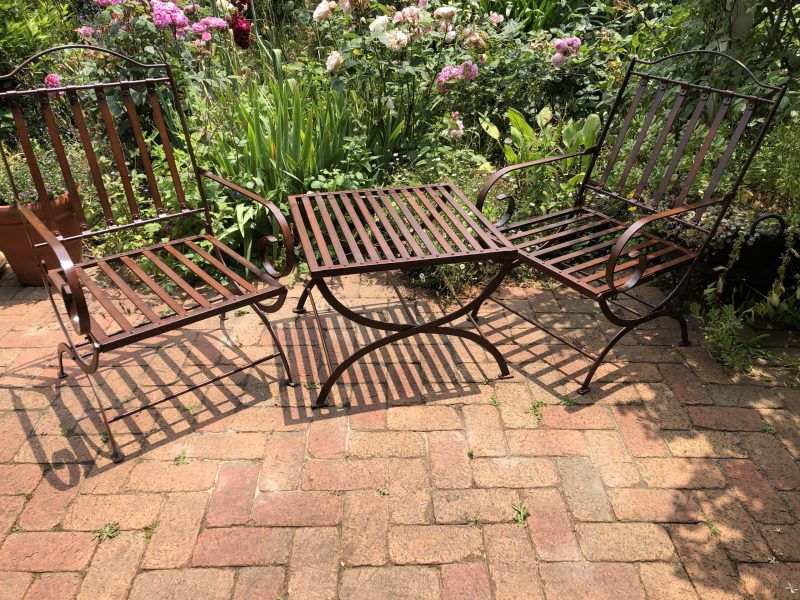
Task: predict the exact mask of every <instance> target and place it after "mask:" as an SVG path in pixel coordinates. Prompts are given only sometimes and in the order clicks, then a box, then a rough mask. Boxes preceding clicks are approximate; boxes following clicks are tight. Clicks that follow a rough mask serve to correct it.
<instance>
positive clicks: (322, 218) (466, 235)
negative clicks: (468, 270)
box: [289, 183, 516, 277]
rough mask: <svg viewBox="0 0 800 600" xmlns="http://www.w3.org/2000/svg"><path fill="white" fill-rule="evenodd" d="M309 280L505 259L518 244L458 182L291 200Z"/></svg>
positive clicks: (320, 195)
mask: <svg viewBox="0 0 800 600" xmlns="http://www.w3.org/2000/svg"><path fill="white" fill-rule="evenodd" d="M289 205H290V207H291V211H292V218H293V219H294V225H295V228H296V230H297V234H298V237H299V239H300V244H301V245H302V247H303V252H304V254H305V257H306V260H307V261H308V267H309V271H310V274H311V275H312V277H314V276H318V277H329V276H335V275H345V274H349V273H363V272H376V271H386V270H391V269H404V268H414V267H422V266H427V265H434V264H447V263H461V262H474V261H479V260H489V259H494V258H501V257H503V258H505V257H508V256H509V255H512V254H514V253H515V252H516V249H515V248H514V246H513V244H511V242H509V241H508V240H507V239H506V238H505V236H504V235H503V234H502V233H501V232H500V231H499V230H498V229H497V228H496V227H495V226H494V225H493V224H492V223H491V222H490V221H489V220H488V219H487V218H486V217H485V216H484V215H483V213H481V211H480V210H478V209H477V207H475V205H474V204H472V202H470V201H469V200H467V199H466V197H465V196H464V194H463V192H462V191H461V190H459V189H458V187H456V186H455V185H453V184H450V183H438V184H432V185H422V186H416V187H396V188H384V189H365V190H348V191H343V192H322V193H319V194H304V195H298V196H290V197H289Z"/></svg>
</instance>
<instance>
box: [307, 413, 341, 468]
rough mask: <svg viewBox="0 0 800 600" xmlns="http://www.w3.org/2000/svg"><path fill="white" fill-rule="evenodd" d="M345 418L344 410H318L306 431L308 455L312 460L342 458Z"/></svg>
mask: <svg viewBox="0 0 800 600" xmlns="http://www.w3.org/2000/svg"><path fill="white" fill-rule="evenodd" d="M346 442H347V416H346V413H345V411H344V410H342V409H335V408H324V409H320V412H319V414H317V415H315V416H314V420H313V421H312V422H311V425H310V426H309V429H308V454H309V455H310V456H313V457H314V458H344V457H345V445H346Z"/></svg>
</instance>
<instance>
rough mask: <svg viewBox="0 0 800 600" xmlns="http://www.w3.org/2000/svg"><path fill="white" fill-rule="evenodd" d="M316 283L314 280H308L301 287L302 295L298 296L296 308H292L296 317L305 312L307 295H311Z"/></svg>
mask: <svg viewBox="0 0 800 600" xmlns="http://www.w3.org/2000/svg"><path fill="white" fill-rule="evenodd" d="M315 285H316V283H315V282H314V280H313V279H312V280H310V281H309V282H308V283H306V285H305V286H304V287H303V293H302V294H300V299H299V300H298V301H297V306H295V307H294V311H293V312H294V313H296V314H298V315H302V314H304V313H305V312H306V301H307V300H308V295H309V294H310V293H311V290H312V289H314V286H315Z"/></svg>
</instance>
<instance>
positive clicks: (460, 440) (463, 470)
mask: <svg viewBox="0 0 800 600" xmlns="http://www.w3.org/2000/svg"><path fill="white" fill-rule="evenodd" d="M468 452H469V445H468V444H467V440H466V438H465V437H464V434H463V433H461V432H460V431H432V432H431V433H429V434H428V459H429V460H430V467H431V484H432V485H433V486H434V487H437V488H448V489H449V488H467V487H470V486H471V485H472V470H471V467H470V459H469V456H468V454H467V453H468Z"/></svg>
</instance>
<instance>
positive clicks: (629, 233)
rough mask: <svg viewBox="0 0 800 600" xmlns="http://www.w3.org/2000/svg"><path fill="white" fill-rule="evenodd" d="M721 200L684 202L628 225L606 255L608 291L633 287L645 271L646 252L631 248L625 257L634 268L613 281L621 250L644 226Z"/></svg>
mask: <svg viewBox="0 0 800 600" xmlns="http://www.w3.org/2000/svg"><path fill="white" fill-rule="evenodd" d="M722 202H723V201H722V200H712V201H709V202H700V203H698V204H686V205H684V206H678V207H676V208H671V209H669V210H665V211H662V212H659V213H654V214H651V215H646V216H644V217H642V218H641V219H639V220H638V221H636V222H635V223H633V225H631V226H630V227H628V228H627V229H626V230H625V231H624V233H623V234H622V235H621V236H620V237H619V239H618V240H617V242H616V243H615V244H614V246H613V248H612V249H611V254H610V256H609V257H608V262H607V263H606V284H607V285H608V287H609V288H610V293H611V294H618V293H620V292H626V291H628V290H630V289H632V288H633V287H635V286H636V284H637V283H639V281H640V280H641V279H642V277H643V276H644V274H645V271H646V270H647V253H646V252H645V253H642V252H640V251H638V250H632V251H631V252H628V254H627V257H628V258H629V259H631V260H635V261H636V263H637V264H636V269H635V270H634V272H633V273H632V274H631V275H630V276H629V277H628V278H627V279H626V280H625V281H624V282H622V284H619V285H617V283H616V282H615V281H614V274H615V273H616V267H617V263H618V262H619V259H620V257H621V256H622V253H623V251H624V250H625V246H626V244H627V243H628V242H629V241H631V240H632V239H633V238H635V237H636V236H638V235H639V232H640V231H641V230H642V229H643V228H644V227H646V226H648V225H650V224H651V223H653V222H654V221H659V220H662V219H669V218H671V217H674V216H676V215H679V214H682V213H686V212H691V211H695V210H698V209H701V208H707V207H709V206H712V205H714V204H720V203H722Z"/></svg>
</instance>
